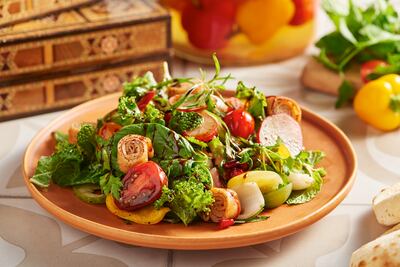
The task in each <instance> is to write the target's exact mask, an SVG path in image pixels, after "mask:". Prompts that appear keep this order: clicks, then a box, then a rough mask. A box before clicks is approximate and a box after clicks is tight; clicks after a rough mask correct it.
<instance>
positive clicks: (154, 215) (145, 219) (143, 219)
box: [106, 195, 170, 224]
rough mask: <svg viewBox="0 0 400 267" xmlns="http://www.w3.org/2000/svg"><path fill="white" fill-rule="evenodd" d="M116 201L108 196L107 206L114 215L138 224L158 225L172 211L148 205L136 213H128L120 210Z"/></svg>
mask: <svg viewBox="0 0 400 267" xmlns="http://www.w3.org/2000/svg"><path fill="white" fill-rule="evenodd" d="M114 201H115V200H114V198H113V196H112V195H108V196H107V198H106V206H107V209H108V210H109V211H110V212H111V213H112V214H114V215H116V216H118V217H120V218H122V219H125V220H128V221H132V222H135V223H138V224H157V223H159V222H161V221H162V219H164V216H165V214H167V212H168V211H170V209H169V208H166V207H163V208H160V209H159V210H158V209H156V208H155V207H154V206H153V205H148V206H146V207H143V208H141V209H138V210H135V211H126V210H121V209H119V208H118V207H117V205H115V202H114Z"/></svg>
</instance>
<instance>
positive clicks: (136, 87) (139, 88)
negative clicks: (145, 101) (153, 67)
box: [123, 72, 157, 99]
mask: <svg viewBox="0 0 400 267" xmlns="http://www.w3.org/2000/svg"><path fill="white" fill-rule="evenodd" d="M156 86H157V82H156V80H155V79H154V75H153V73H151V72H146V73H145V75H143V76H141V77H136V78H135V79H133V81H132V82H129V83H125V84H124V86H123V87H124V90H123V95H124V96H128V97H133V98H134V99H137V98H140V97H142V96H144V95H145V94H146V93H147V91H149V90H150V89H152V88H154V87H156Z"/></svg>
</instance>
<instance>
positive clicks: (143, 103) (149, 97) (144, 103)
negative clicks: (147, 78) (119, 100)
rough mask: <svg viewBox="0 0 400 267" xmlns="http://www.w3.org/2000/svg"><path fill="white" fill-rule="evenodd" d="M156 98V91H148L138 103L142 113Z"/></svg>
mask: <svg viewBox="0 0 400 267" xmlns="http://www.w3.org/2000/svg"><path fill="white" fill-rule="evenodd" d="M155 96H156V91H148V92H147V93H146V94H145V95H144V96H143V97H142V98H141V99H140V100H139V101H138V102H137V106H138V108H139V109H140V111H143V110H145V109H146V107H147V105H148V104H149V103H150V101H151V100H152V99H153V98H154V97H155Z"/></svg>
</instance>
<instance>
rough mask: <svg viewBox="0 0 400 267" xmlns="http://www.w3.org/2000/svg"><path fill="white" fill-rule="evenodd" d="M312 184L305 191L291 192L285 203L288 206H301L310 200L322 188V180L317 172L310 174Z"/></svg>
mask: <svg viewBox="0 0 400 267" xmlns="http://www.w3.org/2000/svg"><path fill="white" fill-rule="evenodd" d="M312 177H313V178H314V183H313V184H312V185H311V186H310V187H309V188H307V189H305V190H301V191H293V192H292V194H291V195H290V197H289V199H288V200H286V203H287V204H289V205H296V204H303V203H306V202H309V201H310V200H312V199H313V198H314V197H315V196H316V195H317V194H318V193H319V192H320V191H321V188H322V182H323V179H322V177H321V174H320V172H319V171H315V172H313V173H312Z"/></svg>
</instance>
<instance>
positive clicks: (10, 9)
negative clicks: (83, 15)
mask: <svg viewBox="0 0 400 267" xmlns="http://www.w3.org/2000/svg"><path fill="white" fill-rule="evenodd" d="M92 1H93V0H0V26H4V25H9V24H14V23H16V22H20V21H25V20H28V19H30V18H34V17H38V16H43V15H46V14H49V13H51V12H55V11H57V10H60V9H65V8H72V7H76V6H79V5H82V4H86V3H90V2H92Z"/></svg>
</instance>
